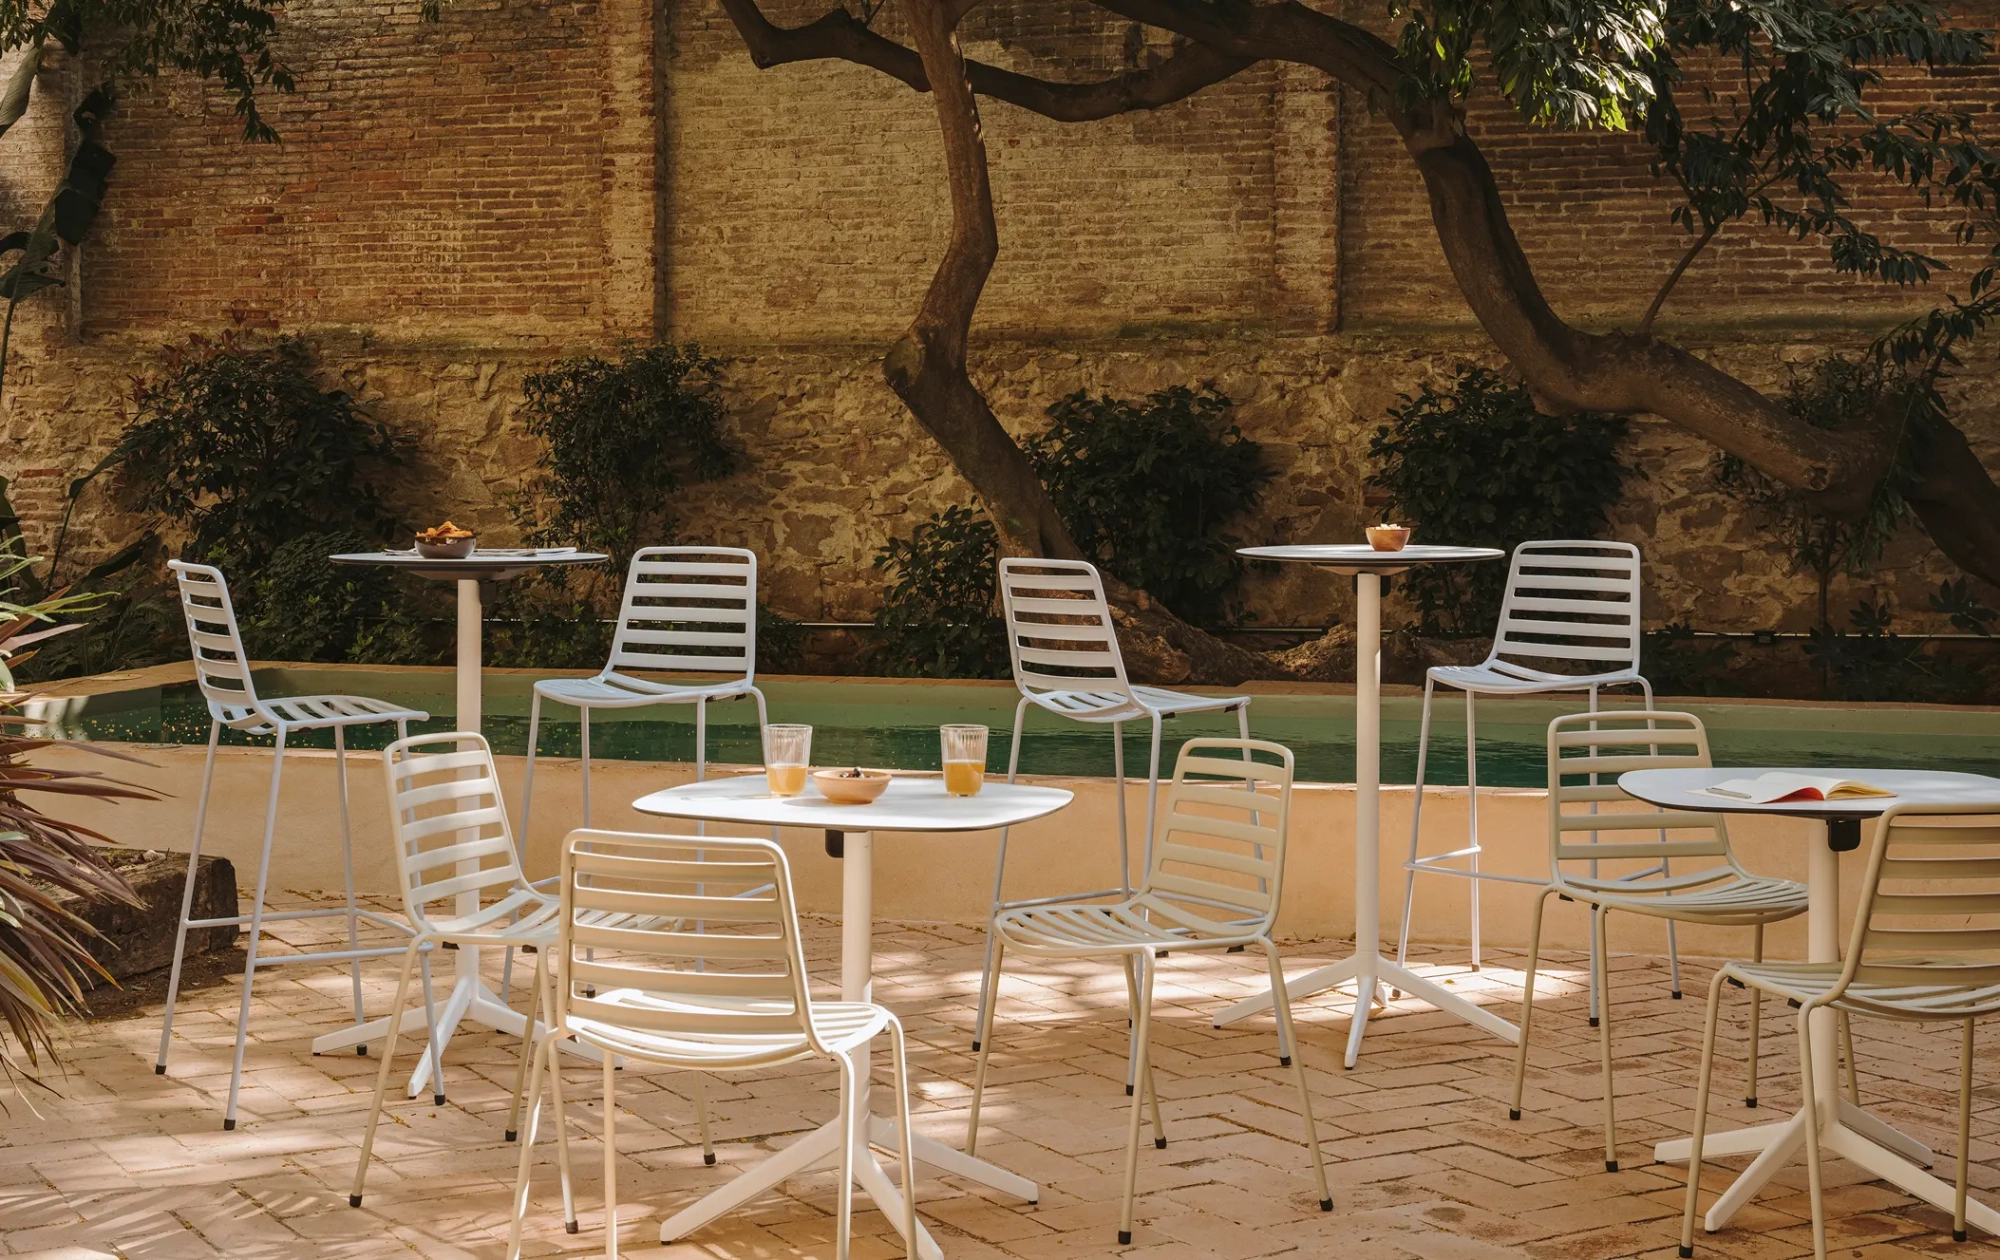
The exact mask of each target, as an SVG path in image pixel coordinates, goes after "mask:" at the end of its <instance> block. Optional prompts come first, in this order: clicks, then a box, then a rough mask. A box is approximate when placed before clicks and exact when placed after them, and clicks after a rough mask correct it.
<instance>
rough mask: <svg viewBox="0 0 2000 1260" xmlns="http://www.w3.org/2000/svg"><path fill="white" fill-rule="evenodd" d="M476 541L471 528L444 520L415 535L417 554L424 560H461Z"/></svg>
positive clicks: (469, 551) (468, 553) (468, 554)
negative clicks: (440, 523) (442, 522)
mask: <svg viewBox="0 0 2000 1260" xmlns="http://www.w3.org/2000/svg"><path fill="white" fill-rule="evenodd" d="M478 541H479V536H478V535H477V534H475V533H473V532H472V531H471V530H469V529H466V528H465V527H464V526H462V525H454V524H452V523H451V522H450V521H446V522H445V523H444V524H442V525H437V526H433V527H432V528H430V529H427V530H425V531H424V532H423V533H421V534H418V535H417V554H418V555H420V556H422V557H423V558H424V559H426V560H463V559H466V558H467V557H468V556H470V555H471V554H472V547H473V544H474V543H476V542H478Z"/></svg>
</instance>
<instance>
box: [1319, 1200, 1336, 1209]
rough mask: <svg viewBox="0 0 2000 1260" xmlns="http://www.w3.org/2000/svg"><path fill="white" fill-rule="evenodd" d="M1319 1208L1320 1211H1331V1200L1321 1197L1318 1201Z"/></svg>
mask: <svg viewBox="0 0 2000 1260" xmlns="http://www.w3.org/2000/svg"><path fill="white" fill-rule="evenodd" d="M1319 1210H1320V1211H1322V1212H1331V1211H1333V1200H1332V1199H1321V1200H1320V1201H1319Z"/></svg>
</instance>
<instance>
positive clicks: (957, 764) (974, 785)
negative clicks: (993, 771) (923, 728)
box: [938, 724, 986, 796]
mask: <svg viewBox="0 0 2000 1260" xmlns="http://www.w3.org/2000/svg"><path fill="white" fill-rule="evenodd" d="M938 743H939V745H940V747H941V750H942V752H943V754H944V790H945V794H946V795H947V796H977V795H979V789H980V788H982V787H984V786H986V728H985V727H983V726H970V725H960V724H953V725H950V726H940V727H939V728H938Z"/></svg>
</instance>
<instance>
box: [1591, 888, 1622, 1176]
mask: <svg viewBox="0 0 2000 1260" xmlns="http://www.w3.org/2000/svg"><path fill="white" fill-rule="evenodd" d="M1610 918H1611V916H1610V915H1609V914H1607V913H1606V912H1604V911H1603V910H1599V911H1598V912H1597V923H1596V927H1597V952H1598V953H1600V954H1602V955H1603V956H1604V964H1605V965H1604V985H1603V987H1602V988H1600V989H1599V990H1598V991H1597V1014H1598V1026H1597V1046H1598V1057H1599V1059H1600V1061H1601V1062H1602V1063H1603V1066H1604V1171H1606V1172H1617V1171H1618V1107H1617V1099H1616V1095H1615V1093H1614V1091H1613V1090H1612V1088H1611V942H1610V939H1609V935H1608V931H1607V928H1608V923H1609V920H1610Z"/></svg>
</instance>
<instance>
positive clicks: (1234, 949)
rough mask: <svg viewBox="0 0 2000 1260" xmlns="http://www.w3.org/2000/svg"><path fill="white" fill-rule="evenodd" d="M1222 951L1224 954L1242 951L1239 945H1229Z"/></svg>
mask: <svg viewBox="0 0 2000 1260" xmlns="http://www.w3.org/2000/svg"><path fill="white" fill-rule="evenodd" d="M1222 952H1223V953H1225V954H1240V953H1242V952H1243V947H1242V946H1241V945H1231V946H1230V947H1229V948H1228V949H1226V950H1224V951H1222Z"/></svg>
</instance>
